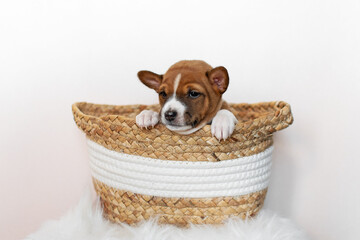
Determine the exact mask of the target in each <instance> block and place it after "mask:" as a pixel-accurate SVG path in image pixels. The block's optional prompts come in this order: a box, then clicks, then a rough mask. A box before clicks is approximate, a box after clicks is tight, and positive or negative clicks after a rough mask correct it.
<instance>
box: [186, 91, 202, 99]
mask: <svg viewBox="0 0 360 240" xmlns="http://www.w3.org/2000/svg"><path fill="white" fill-rule="evenodd" d="M188 94H189V97H191V98H198V97H199V96H200V93H199V92H197V91H189V93H188Z"/></svg>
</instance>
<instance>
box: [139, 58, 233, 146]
mask: <svg viewBox="0 0 360 240" xmlns="http://www.w3.org/2000/svg"><path fill="white" fill-rule="evenodd" d="M138 77H139V79H140V81H141V82H142V83H143V84H145V85H146V86H148V87H149V88H152V89H154V90H155V91H156V92H157V93H158V94H159V101H160V106H161V111H160V113H157V112H154V111H151V110H144V111H142V112H141V113H140V114H139V115H137V116H136V123H137V125H138V126H139V127H142V128H143V127H144V128H148V127H153V126H155V125H156V124H157V123H158V122H159V120H160V121H161V122H162V123H163V124H164V125H165V126H166V127H167V128H168V129H170V130H171V131H174V132H177V133H179V134H184V135H186V134H191V133H193V132H196V131H197V130H199V129H200V128H202V127H204V126H205V125H206V124H208V123H211V133H212V135H213V136H215V137H216V138H217V139H219V140H221V139H224V140H225V139H227V138H228V137H230V136H231V134H232V132H233V131H234V128H235V125H236V123H237V119H236V117H235V116H234V114H233V113H232V112H230V111H229V110H227V104H226V102H224V101H223V100H222V94H223V93H224V92H225V91H226V89H227V87H228V85H229V75H228V72H227V70H226V68H224V67H216V68H212V67H211V66H210V65H209V64H207V63H206V62H204V61H199V60H193V61H180V62H177V63H175V64H174V65H172V66H171V67H170V68H169V69H168V70H167V72H166V73H165V74H164V75H158V74H156V73H153V72H150V71H140V72H138Z"/></svg>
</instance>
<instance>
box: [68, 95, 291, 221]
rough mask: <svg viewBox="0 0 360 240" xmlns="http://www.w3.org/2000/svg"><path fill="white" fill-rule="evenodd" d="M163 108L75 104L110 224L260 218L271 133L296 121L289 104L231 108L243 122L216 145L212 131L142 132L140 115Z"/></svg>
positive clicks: (157, 128)
mask: <svg viewBox="0 0 360 240" xmlns="http://www.w3.org/2000/svg"><path fill="white" fill-rule="evenodd" d="M144 109H152V110H155V111H159V106H158V105H149V106H147V105H129V106H111V105H98V104H91V103H85V102H81V103H75V104H74V105H73V106H72V110H73V114H74V118H75V122H76V124H77V125H78V127H79V128H80V129H82V130H83V131H84V132H85V133H86V135H87V138H88V146H89V154H90V166H91V172H92V176H93V183H94V187H95V190H96V192H97V194H98V195H99V196H100V200H101V203H102V206H103V209H104V216H105V217H107V218H108V219H110V220H111V221H113V222H118V223H128V224H134V223H137V222H139V221H141V220H146V219H149V218H151V217H157V218H158V221H159V222H160V223H170V224H176V225H180V226H186V225H188V224H189V223H194V224H217V223H222V222H223V221H224V220H226V219H228V218H230V217H236V216H238V217H241V218H242V219H245V218H247V217H252V216H255V215H256V213H257V212H258V211H259V210H260V208H261V207H262V205H263V203H264V199H265V195H266V192H267V187H268V183H269V177H270V168H271V153H272V150H273V147H272V143H273V140H272V134H273V133H274V132H276V131H279V130H281V129H283V128H286V127H287V126H289V125H290V124H291V123H292V121H293V117H292V114H291V110H290V106H289V105H288V104H287V103H285V102H269V103H258V104H230V110H231V111H232V112H233V113H234V114H235V116H236V117H237V119H238V120H239V122H238V124H237V125H236V128H235V130H234V133H233V134H232V136H231V138H230V139H228V140H226V141H220V142H219V141H218V140H217V139H216V138H214V137H212V135H211V130H210V126H209V125H208V126H205V127H204V128H202V129H200V130H199V131H197V132H196V133H193V134H191V135H178V134H176V133H173V132H171V131H169V130H168V129H167V128H166V127H165V126H163V125H161V124H158V125H157V126H155V128H152V129H149V130H146V129H140V128H139V127H137V125H136V123H135V116H136V115H137V114H139V113H140V112H141V111H142V110H144Z"/></svg>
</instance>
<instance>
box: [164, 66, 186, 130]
mask: <svg viewBox="0 0 360 240" xmlns="http://www.w3.org/2000/svg"><path fill="white" fill-rule="evenodd" d="M180 80H181V73H179V74H178V75H177V76H176V77H175V80H174V94H173V95H172V96H171V97H170V98H169V99H168V100H167V102H166V103H165V105H164V106H163V108H162V110H161V121H162V122H163V123H165V124H166V122H167V121H166V119H165V112H166V111H169V110H171V111H176V112H177V116H176V118H175V120H174V121H172V124H176V125H178V126H184V125H185V118H184V114H185V111H186V106H185V105H184V104H183V103H182V102H180V101H179V100H178V99H176V90H177V89H178V87H179V83H180Z"/></svg>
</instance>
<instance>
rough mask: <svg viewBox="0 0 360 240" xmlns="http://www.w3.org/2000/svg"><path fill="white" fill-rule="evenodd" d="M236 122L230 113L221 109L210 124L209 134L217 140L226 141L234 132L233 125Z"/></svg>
mask: <svg viewBox="0 0 360 240" xmlns="http://www.w3.org/2000/svg"><path fill="white" fill-rule="evenodd" d="M237 122H238V120H237V119H236V117H235V116H234V114H233V113H232V112H230V111H229V110H226V109H222V110H220V111H218V112H217V114H216V116H215V117H214V118H213V120H212V123H211V133H212V135H213V136H215V137H216V138H217V139H219V140H221V139H224V140H225V139H227V138H228V137H230V136H231V134H232V133H233V131H234V128H235V125H236V123H237Z"/></svg>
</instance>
